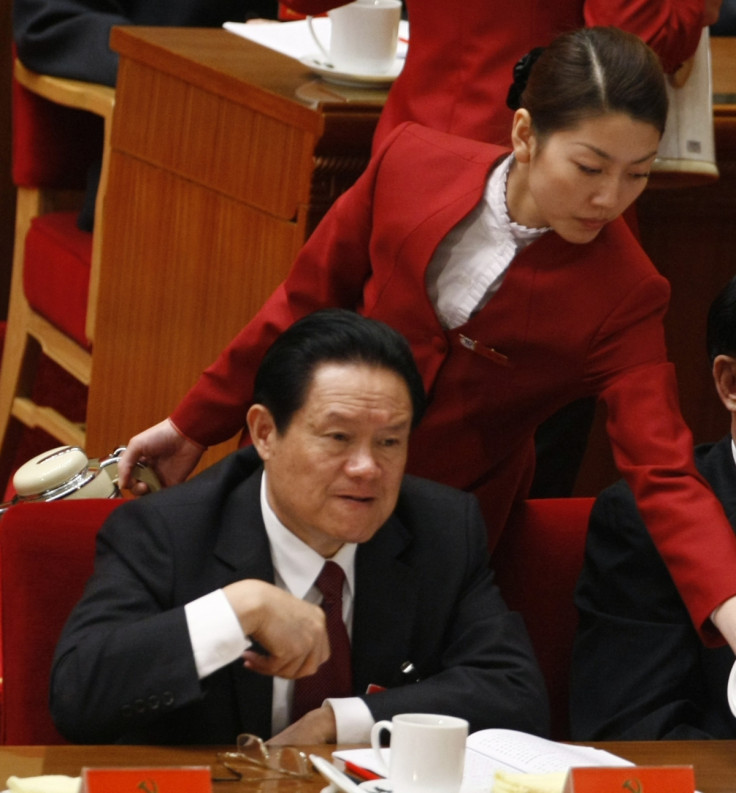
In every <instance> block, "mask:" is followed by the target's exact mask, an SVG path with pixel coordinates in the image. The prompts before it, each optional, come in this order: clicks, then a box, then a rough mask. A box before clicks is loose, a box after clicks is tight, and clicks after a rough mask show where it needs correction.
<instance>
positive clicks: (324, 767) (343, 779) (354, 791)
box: [309, 754, 364, 793]
mask: <svg viewBox="0 0 736 793" xmlns="http://www.w3.org/2000/svg"><path fill="white" fill-rule="evenodd" d="M309 759H310V760H311V761H312V765H313V766H314V767H315V768H316V769H317V770H318V771H319V772H320V774H322V776H323V777H324V778H325V779H326V780H327V781H328V782H330V783H331V784H333V785H334V786H335V787H336V788H337V789H338V790H342V792H343V793H364V792H363V791H362V790H361V789H360V788H359V787H358V786H357V785H356V784H355V782H353V780H352V779H350V777H349V776H347V774H343V772H342V771H339V770H338V769H337V768H335V766H334V765H332V763H331V762H329V760H325V758H324V757H320V756H319V755H316V754H310V755H309Z"/></svg>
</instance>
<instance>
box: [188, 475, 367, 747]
mask: <svg viewBox="0 0 736 793" xmlns="http://www.w3.org/2000/svg"><path fill="white" fill-rule="evenodd" d="M261 512H262V514H263V522H264V524H265V526H266V534H267V535H268V540H269V544H270V547H271V559H272V562H273V566H274V573H275V577H274V581H275V584H276V586H277V587H279V588H280V589H283V590H285V591H287V592H289V593H291V594H292V595H294V597H297V598H299V599H300V600H306V601H307V602H309V603H319V602H320V601H321V597H322V596H321V593H320V592H319V590H318V589H317V587H316V586H315V581H316V580H317V577H318V576H319V574H320V572H321V571H322V567H323V565H324V563H325V559H324V558H323V557H322V556H320V554H318V553H317V552H316V551H314V550H312V548H310V547H309V546H308V545H307V544H306V543H304V542H302V541H301V540H300V539H299V538H298V537H297V536H296V535H295V534H293V533H292V532H291V531H289V530H288V529H287V528H286V527H285V526H284V525H283V524H282V523H281V521H280V520H279V519H278V518H277V517H276V515H275V513H274V511H273V510H272V509H271V506H270V504H269V503H268V498H267V495H266V474H265V473H264V474H263V478H262V481H261ZM356 550H357V546H356V544H355V543H346V544H345V545H343V546H342V548H340V550H339V551H338V552H337V553H336V554H335V555H334V556H333V557H332V559H331V561H333V562H337V564H339V565H340V567H342V569H343V571H344V572H345V585H344V588H343V620H344V621H345V625H346V627H347V630H348V635H352V625H353V600H354V593H355V552H356ZM184 610H185V613H186V618H187V625H188V628H189V638H190V641H191V643H192V650H193V652H194V661H195V664H196V668H197V674H198V675H199V678H200V680H201V679H202V678H204V677H207V675H210V674H212V673H213V672H215V671H216V670H217V669H220V668H222V667H223V666H226V665H227V664H230V663H232V662H233V661H235V660H237V659H238V658H239V657H240V656H241V655H242V654H243V652H244V651H245V650H246V649H248V647H250V645H251V642H250V640H249V639H248V638H247V637H245V636H244V635H243V631H242V629H241V627H240V622H239V621H238V618H237V616H236V615H235V612H234V611H233V609H232V607H231V606H230V603H229V602H228V600H227V598H226V597H225V594H224V592H223V591H222V590H221V589H219V590H217V591H215V592H211V593H210V594H208V595H204V596H203V597H201V598H198V599H197V600H194V601H192V602H191V603H187V605H186V606H185V607H184ZM293 688H294V681H293V680H286V679H285V678H281V677H274V679H273V701H272V710H271V727H272V732H273V734H274V735H276V734H277V733H279V732H281V730H283V729H284V728H285V727H287V726H288V724H289V713H290V710H291V698H292V692H293ZM327 701H328V702H329V703H330V706H331V707H332V709H333V711H334V713H335V720H336V723H337V740H338V742H339V743H363V742H366V741H368V740H369V738H370V729H371V727H372V726H373V717H372V716H371V712H370V710H369V709H368V706H367V705H366V704H365V702H363V700H362V699H360V698H358V697H348V698H344V699H329V700H327ZM261 737H270V736H261Z"/></svg>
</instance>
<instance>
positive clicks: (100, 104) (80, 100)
mask: <svg viewBox="0 0 736 793" xmlns="http://www.w3.org/2000/svg"><path fill="white" fill-rule="evenodd" d="M14 74H15V79H16V80H17V81H18V82H19V83H20V84H21V85H22V86H24V87H25V88H27V89H28V90H29V91H32V92H33V93H34V94H38V95H39V96H42V97H44V98H45V99H49V100H50V101H52V102H56V103H57V104H60V105H66V106H67V107H74V108H78V109H80V110H87V111H89V112H90V113H95V114H96V115H98V116H102V118H104V119H105V121H106V122H109V121H110V120H111V119H112V111H113V108H114V107H115V89H114V88H110V87H109V86H107V85H100V84H99V83H87V82H84V81H82V80H69V79H67V78H66V77H51V76H50V75H48V74H38V73H37V72H32V71H31V70H30V69H27V68H26V67H25V66H24V65H23V64H22V63H21V62H20V61H19V60H18V59H16V61H15V68H14Z"/></svg>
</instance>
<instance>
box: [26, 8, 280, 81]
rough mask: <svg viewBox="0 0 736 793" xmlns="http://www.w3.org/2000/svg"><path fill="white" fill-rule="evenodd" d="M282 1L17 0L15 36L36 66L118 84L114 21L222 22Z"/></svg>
mask: <svg viewBox="0 0 736 793" xmlns="http://www.w3.org/2000/svg"><path fill="white" fill-rule="evenodd" d="M277 5H278V3H277V0H13V38H14V40H15V43H16V45H17V47H18V55H19V56H20V59H21V60H22V61H23V63H24V64H25V65H26V66H28V67H29V68H30V69H34V70H35V71H38V72H44V73H45V74H52V75H55V76H56V77H71V78H73V79H75V80H87V81H89V82H93V83H104V84H105V85H112V86H114V85H115V80H116V77H117V67H118V56H117V53H114V52H113V51H112V50H111V49H110V46H109V41H110V31H111V29H112V27H113V26H114V25H156V26H164V27H166V26H169V27H170V26H178V27H212V28H217V27H221V26H222V24H223V23H224V22H228V21H230V20H232V21H234V22H243V21H245V19H246V18H250V17H258V16H260V17H272V18H273V17H275V16H276V10H277Z"/></svg>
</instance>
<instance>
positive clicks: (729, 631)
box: [711, 597, 736, 653]
mask: <svg viewBox="0 0 736 793" xmlns="http://www.w3.org/2000/svg"><path fill="white" fill-rule="evenodd" d="M711 620H712V622H713V624H714V625H715V626H716V628H718V630H719V631H720V632H721V636H723V638H724V639H725V640H726V641H727V642H728V644H729V646H730V647H731V649H732V650H733V651H734V653H736V597H732V598H729V599H728V600H726V601H724V602H723V603H721V605H720V606H718V608H717V609H715V610H714V611H713V615H712V617H711Z"/></svg>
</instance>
